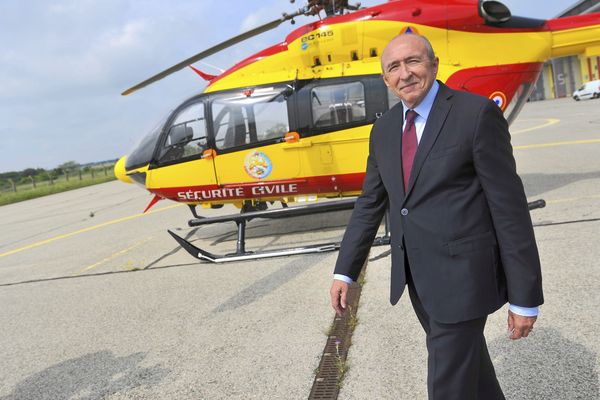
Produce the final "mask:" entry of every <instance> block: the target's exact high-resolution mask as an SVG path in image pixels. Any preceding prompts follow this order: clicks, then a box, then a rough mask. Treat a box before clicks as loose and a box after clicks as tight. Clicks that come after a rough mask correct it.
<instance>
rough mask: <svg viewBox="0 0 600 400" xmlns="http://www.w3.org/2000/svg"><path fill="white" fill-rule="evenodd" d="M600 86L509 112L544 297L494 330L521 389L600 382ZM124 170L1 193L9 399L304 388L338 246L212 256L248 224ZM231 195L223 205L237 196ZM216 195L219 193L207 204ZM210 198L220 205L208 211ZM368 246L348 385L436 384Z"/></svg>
mask: <svg viewBox="0 0 600 400" xmlns="http://www.w3.org/2000/svg"><path fill="white" fill-rule="evenodd" d="M599 111H600V100H592V101H581V102H577V103H575V102H574V101H572V100H571V99H561V100H552V101H545V102H535V103H527V104H526V105H525V108H524V110H523V111H522V112H521V115H520V116H519V118H518V119H517V121H516V122H515V123H514V124H513V126H512V127H511V131H512V133H513V145H514V146H515V157H516V159H517V165H518V169H519V173H520V175H521V176H522V179H523V181H524V184H525V188H526V192H527V195H528V197H529V200H530V201H531V200H536V199H539V198H543V199H545V200H546V202H547V206H546V208H544V209H540V210H535V211H532V216H533V220H534V224H535V233H536V237H537V240H538V245H539V248H540V254H541V258H542V268H543V274H544V289H545V297H546V303H545V304H544V305H543V306H542V309H541V315H540V318H539V321H538V322H537V324H536V328H535V330H534V332H533V334H532V336H531V337H530V338H528V339H525V340H521V341H518V342H512V341H510V340H508V339H507V335H506V321H505V320H506V309H505V308H504V309H502V310H500V311H498V312H497V313H495V314H494V315H492V316H491V317H490V318H489V320H488V324H487V328H486V333H487V339H488V345H489V348H490V353H491V355H492V357H493V359H494V362H495V365H496V369H497V373H498V378H499V380H500V382H501V384H502V386H503V388H504V390H505V392H506V395H507V398H508V399H518V400H521V399H528V400H529V399H552V400H554V399H569V400H570V399H586V400H590V399H598V398H600V396H599V378H598V361H599V352H600V341H598V339H597V334H596V332H597V331H599V330H600V329H599V328H600V316H599V313H598V310H597V304H599V303H600V269H599V263H598V261H597V260H598V256H599V255H600V246H599V245H598V244H599V238H600V116H599V115H600V112H599ZM150 199H151V196H150V195H149V194H148V193H146V192H145V191H143V190H140V189H139V188H137V187H134V186H131V185H125V184H122V183H120V182H110V183H106V184H102V185H96V186H92V187H88V188H83V189H79V190H75V191H71V192H67V193H61V194H56V195H52V196H47V197H44V198H40V199H35V200H30V201H26V202H22V203H17V204H13V205H8V206H3V207H0V304H1V305H2V306H1V307H0V327H1V329H0V400H9V399H10V400H13V399H167V398H169V399H306V398H307V397H308V393H309V392H310V388H311V385H312V382H313V379H314V374H315V369H316V368H317V366H318V364H319V360H320V356H321V352H322V351H323V347H324V345H325V340H326V332H327V330H328V327H329V326H330V324H331V322H332V320H333V311H332V310H331V309H330V306H329V295H328V291H329V285H330V282H331V272H332V268H333V264H334V262H335V258H336V255H337V254H336V253H323V254H313V255H304V256H292V257H285V258H277V259H266V260H256V261H247V262H235V263H228V264H223V265H214V264H208V263H200V262H198V261H197V260H195V259H194V258H192V257H190V256H189V255H188V254H187V253H186V252H185V251H183V250H181V249H180V248H179V247H178V246H177V244H176V243H175V242H174V241H173V240H172V238H171V237H170V236H169V235H168V234H167V233H166V229H168V228H169V229H174V230H175V232H177V233H178V234H180V235H181V236H183V237H187V238H189V239H190V240H193V241H194V244H196V245H198V246H201V247H203V248H206V249H208V250H209V251H213V252H217V253H219V252H221V253H224V252H227V251H231V250H233V249H234V248H235V240H236V232H235V225H234V224H233V223H231V224H223V225H218V226H217V225H215V226H204V227H201V228H197V229H191V228H188V227H187V220H188V219H189V217H190V213H189V211H188V209H187V207H185V206H179V205H176V204H174V203H167V202H159V203H158V204H157V205H156V206H155V207H154V208H153V209H152V210H151V212H149V213H147V214H141V211H142V210H143V209H144V208H145V206H146V205H147V203H148V202H149V201H150ZM233 211H234V209H233V208H230V207H224V208H223V209H220V210H213V211H210V212H211V215H218V214H227V213H231V212H233ZM204 213H207V211H204ZM206 215H208V214H206ZM348 217H349V213H348V212H337V213H332V214H327V215H324V214H321V215H315V216H310V217H301V218H292V219H289V220H253V221H251V222H250V223H249V224H248V234H247V236H248V247H249V248H251V249H264V248H272V247H284V246H290V245H294V246H295V245H299V244H304V243H306V244H307V243H314V242H315V241H318V242H329V241H336V240H339V239H340V238H341V236H342V234H343V230H344V226H345V223H346V221H347V219H348ZM385 250H386V249H385V248H377V249H374V250H373V251H372V254H371V259H372V261H370V262H369V264H368V267H367V273H366V283H365V285H364V288H363V291H362V296H361V299H360V305H359V309H358V325H357V327H356V330H355V333H354V336H353V339H352V346H351V347H350V351H349V358H348V364H349V367H350V368H349V371H348V373H347V374H346V376H345V379H344V381H343V384H342V388H341V393H340V397H339V398H340V399H410V400H412V399H426V384H425V379H426V354H425V344H424V336H423V333H422V331H421V328H420V326H419V324H418V322H417V319H416V317H415V316H414V313H413V311H412V308H411V306H410V304H409V301H408V299H407V298H405V297H406V296H405V297H403V298H402V300H401V301H400V303H399V304H398V305H397V306H394V307H392V306H390V305H389V303H388V290H389V257H386V255H385V253H383V252H385Z"/></svg>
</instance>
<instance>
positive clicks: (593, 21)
mask: <svg viewBox="0 0 600 400" xmlns="http://www.w3.org/2000/svg"><path fill="white" fill-rule="evenodd" d="M547 26H548V28H549V29H550V32H551V33H552V47H551V57H553V58H554V57H564V56H570V55H577V54H585V55H586V56H588V57H589V56H595V55H599V54H600V13H591V14H584V15H577V16H573V17H563V18H556V19H551V20H548V21H547Z"/></svg>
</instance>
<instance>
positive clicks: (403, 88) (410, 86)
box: [400, 82, 418, 91]
mask: <svg viewBox="0 0 600 400" xmlns="http://www.w3.org/2000/svg"><path fill="white" fill-rule="evenodd" d="M417 83H418V82H411V83H409V84H407V85H404V86H402V87H401V88H400V90H401V91H402V90H406V89H409V88H412V87H413V86H415V85H416V84H417Z"/></svg>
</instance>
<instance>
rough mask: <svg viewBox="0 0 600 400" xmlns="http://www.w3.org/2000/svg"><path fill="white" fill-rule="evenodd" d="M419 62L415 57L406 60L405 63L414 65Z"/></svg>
mask: <svg viewBox="0 0 600 400" xmlns="http://www.w3.org/2000/svg"><path fill="white" fill-rule="evenodd" d="M419 62H420V60H418V59H416V58H415V59H412V60H408V61H407V62H406V63H407V64H408V65H416V64H418V63H419Z"/></svg>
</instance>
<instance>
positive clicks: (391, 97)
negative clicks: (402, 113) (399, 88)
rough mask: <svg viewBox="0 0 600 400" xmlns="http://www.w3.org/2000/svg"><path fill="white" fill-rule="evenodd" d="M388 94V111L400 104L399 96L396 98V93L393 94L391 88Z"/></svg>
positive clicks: (388, 89)
mask: <svg viewBox="0 0 600 400" xmlns="http://www.w3.org/2000/svg"><path fill="white" fill-rule="evenodd" d="M387 94H388V110H389V109H390V108H392V107H394V106H395V105H396V104H398V103H400V98H399V97H398V96H396V95H395V94H394V92H392V91H391V90H390V88H387Z"/></svg>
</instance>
